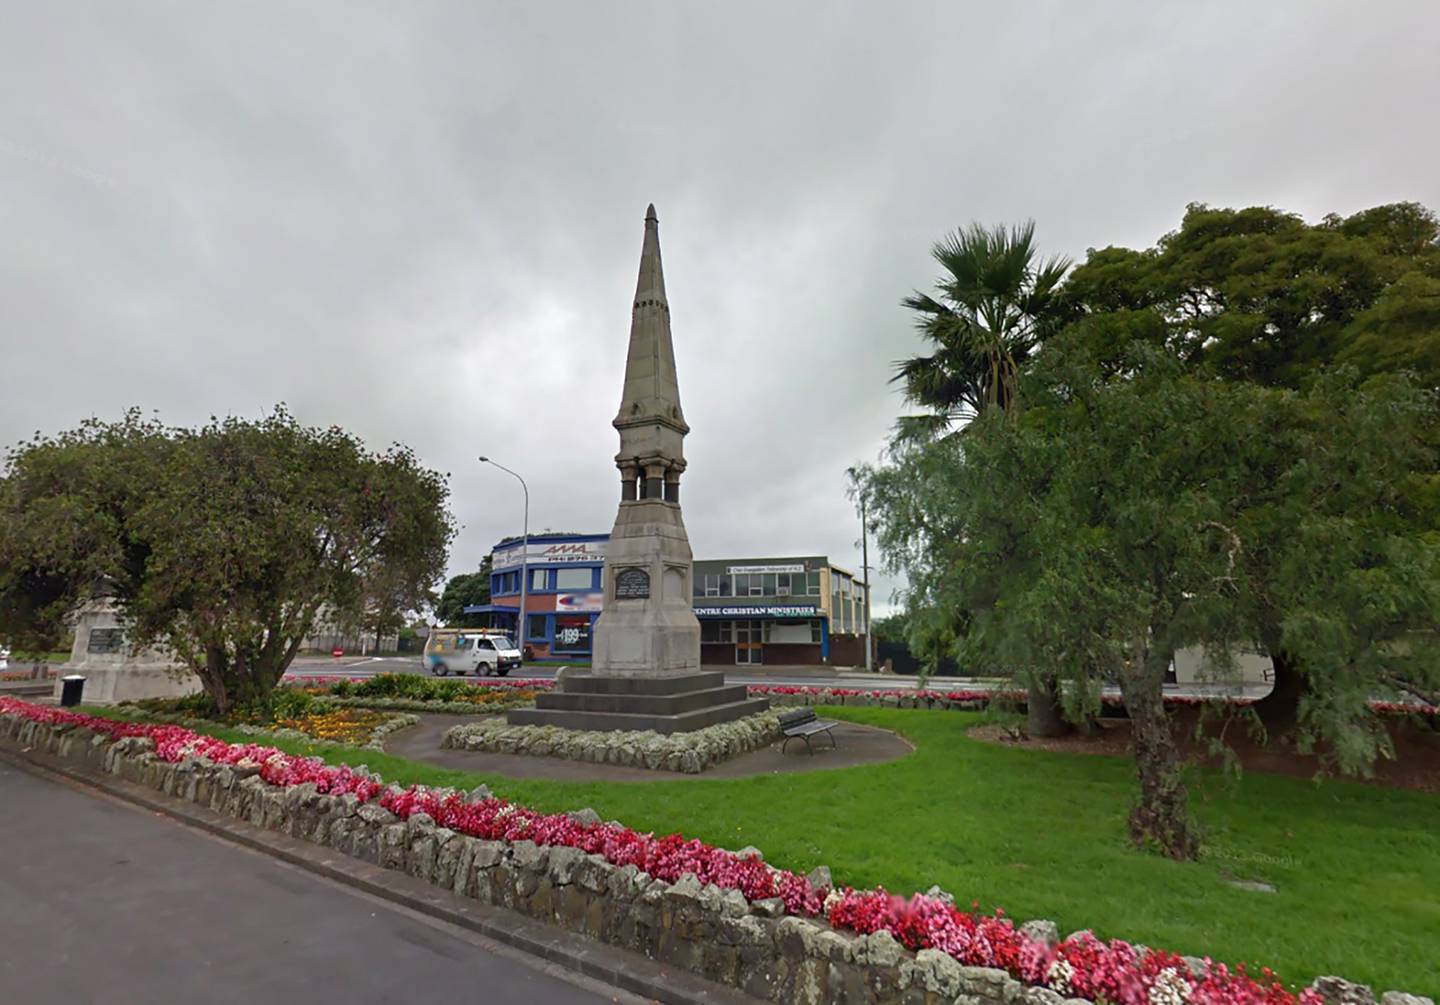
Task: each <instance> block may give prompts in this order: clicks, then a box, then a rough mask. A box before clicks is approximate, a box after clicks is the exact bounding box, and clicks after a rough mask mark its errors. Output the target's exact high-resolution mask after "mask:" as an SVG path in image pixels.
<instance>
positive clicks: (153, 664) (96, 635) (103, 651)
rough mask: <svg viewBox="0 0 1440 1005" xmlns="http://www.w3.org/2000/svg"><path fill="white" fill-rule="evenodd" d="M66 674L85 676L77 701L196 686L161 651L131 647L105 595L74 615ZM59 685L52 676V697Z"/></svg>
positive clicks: (169, 694)
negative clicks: (73, 627)
mask: <svg viewBox="0 0 1440 1005" xmlns="http://www.w3.org/2000/svg"><path fill="white" fill-rule="evenodd" d="M65 673H66V674H79V675H80V676H82V677H84V678H85V689H84V691H83V693H82V694H81V701H83V702H84V703H85V704H87V705H111V704H115V703H116V702H121V701H138V700H139V699H141V698H175V697H179V696H180V695H186V694H190V693H192V692H195V691H198V690H200V681H199V680H198V679H197V678H196V677H195V675H194V674H192V673H191V672H190V671H189V670H187V669H185V667H183V666H181V665H180V664H179V663H178V662H176V661H175V660H173V659H170V658H169V657H168V656H167V655H166V654H165V653H162V652H160V651H159V650H156V649H140V650H137V651H132V650H131V649H130V647H129V646H128V645H127V644H126V641H125V629H124V628H123V627H122V626H121V624H120V619H119V617H118V616H117V612H116V609H115V604H114V602H113V601H112V600H110V599H109V598H108V597H100V598H98V599H96V600H92V601H91V602H89V603H87V604H85V605H84V606H83V607H81V608H80V610H79V611H78V612H77V614H76V615H75V644H74V646H73V647H72V648H71V650H70V660H69V662H68V663H66V664H65ZM60 688H61V683H60V681H59V680H57V681H56V682H55V697H56V699H57V700H58V699H59V697H60Z"/></svg>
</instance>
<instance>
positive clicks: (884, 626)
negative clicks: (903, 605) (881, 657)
mask: <svg viewBox="0 0 1440 1005" xmlns="http://www.w3.org/2000/svg"><path fill="white" fill-rule="evenodd" d="M870 627H871V629H872V630H873V631H874V633H875V637H876V638H877V639H884V640H885V641H886V642H904V641H905V640H906V637H907V633H908V632H909V631H910V615H909V614H907V613H906V612H905V611H896V612H895V613H894V614H887V615H886V616H885V617H883V618H876V619H875V620H874V621H872V622H871V623H870Z"/></svg>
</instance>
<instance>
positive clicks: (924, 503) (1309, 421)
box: [874, 333, 1440, 858]
mask: <svg viewBox="0 0 1440 1005" xmlns="http://www.w3.org/2000/svg"><path fill="white" fill-rule="evenodd" d="M1110 359H1111V361H1112V362H1120V363H1123V365H1122V366H1117V367H1114V368H1110V367H1106V366H1102V365H1101V364H1100V363H1099V362H1098V361H1097V360H1096V359H1095V358H1094V356H1093V355H1091V354H1090V353H1089V352H1088V350H1087V349H1086V347H1085V344H1084V337H1083V333H1071V334H1070V335H1067V336H1061V337H1059V338H1058V339H1057V340H1055V341H1053V342H1052V343H1051V344H1050V345H1049V346H1048V347H1047V349H1046V351H1045V352H1044V353H1042V354H1041V356H1040V357H1038V358H1037V359H1036V361H1035V363H1034V365H1033V366H1032V367H1031V368H1030V370H1029V371H1028V372H1027V374H1026V375H1025V380H1024V383H1023V385H1022V386H1023V388H1024V393H1025V395H1026V400H1027V408H1026V411H1025V413H1024V414H1023V415H1022V416H1020V417H1019V418H1018V420H1015V421H1011V420H1009V419H1002V418H1001V417H999V416H998V415H985V416H982V417H980V418H979V419H977V420H976V421H975V422H974V423H972V425H971V426H970V428H969V429H968V430H967V433H966V435H964V436H957V437H948V438H944V439H939V440H935V441H932V442H930V443H928V444H920V445H914V444H913V443H912V444H910V445H908V446H907V447H906V448H905V449H904V450H903V451H902V452H900V453H898V454H896V455H894V459H893V463H892V464H891V465H889V466H887V467H885V468H882V469H879V470H877V471H876V472H874V478H875V480H876V481H875V487H876V489H877V491H876V492H875V498H876V499H877V500H879V501H880V505H879V506H877V514H876V515H877V524H878V527H879V532H880V538H881V541H882V544H884V546H885V551H886V554H887V556H888V555H891V554H892V553H894V551H895V550H899V551H901V552H902V553H903V551H904V549H906V548H916V547H918V546H919V545H921V544H922V543H923V546H924V549H925V552H926V555H925V559H924V561H923V562H919V563H915V564H911V565H909V566H907V567H908V568H910V569H911V570H912V582H911V587H912V589H914V590H916V591H917V592H918V593H919V595H920V596H922V597H924V598H925V601H926V604H927V606H931V607H935V608H942V609H943V608H947V607H948V608H954V609H964V610H969V611H972V612H973V616H972V619H971V623H970V625H969V630H968V631H967V632H966V634H965V637H964V639H963V641H962V650H961V653H962V658H963V659H965V660H966V662H967V663H968V664H969V665H976V666H987V665H1001V666H1014V667H1034V666H1043V667H1045V668H1046V669H1047V671H1048V672H1050V673H1053V674H1055V675H1057V676H1058V677H1059V678H1060V679H1061V680H1063V681H1064V682H1065V685H1066V686H1065V687H1064V688H1062V690H1061V694H1062V697H1063V700H1064V703H1065V705H1066V708H1067V712H1068V715H1069V717H1070V718H1071V719H1072V720H1075V721H1079V720H1080V719H1082V718H1083V717H1084V716H1085V715H1086V714H1088V713H1089V712H1093V711H1094V710H1095V709H1096V708H1097V707H1098V699H1099V687H1100V685H1101V683H1102V682H1103V681H1106V680H1110V681H1114V682H1115V683H1117V684H1118V685H1119V687H1120V691H1121V695H1122V697H1123V699H1124V703H1125V706H1126V708H1127V711H1128V712H1129V715H1130V719H1131V722H1132V728H1133V738H1134V753H1135V759H1136V770H1137V777H1138V781H1139V787H1140V795H1139V798H1138V799H1137V802H1136V805H1135V808H1134V810H1133V811H1132V813H1131V817H1130V832H1131V836H1132V837H1133V838H1134V840H1135V841H1136V842H1137V843H1139V844H1153V845H1155V846H1156V847H1158V848H1160V849H1162V850H1163V851H1164V852H1165V853H1166V854H1168V855H1171V856H1174V857H1177V858H1186V857H1190V856H1192V855H1193V854H1194V853H1195V850H1196V848H1197V838H1196V834H1195V831H1194V828H1193V825H1192V824H1191V823H1190V820H1189V817H1188V813H1187V811H1186V794H1185V786H1184V782H1183V776H1182V771H1181V768H1182V765H1181V762H1180V759H1179V754H1178V749H1177V745H1176V741H1175V737H1174V735H1173V730H1172V724H1171V722H1170V720H1169V717H1168V716H1167V714H1166V711H1165V708H1164V703H1163V689H1162V685H1163V681H1164V676H1165V671H1166V669H1167V668H1168V666H1169V665H1170V661H1171V659H1172V658H1173V656H1174V654H1175V652H1176V651H1177V650H1179V649H1181V648H1184V647H1189V646H1203V647H1205V648H1206V649H1207V650H1208V651H1209V652H1210V653H1211V655H1212V658H1214V659H1215V660H1217V661H1219V662H1221V663H1224V662H1225V661H1226V660H1227V659H1228V658H1229V656H1228V654H1229V653H1231V652H1232V651H1233V649H1234V646H1235V644H1236V643H1237V642H1240V641H1242V640H1244V639H1245V638H1246V637H1247V633H1248V631H1249V630H1250V626H1251V625H1253V624H1254V623H1255V621H1256V619H1257V611H1258V610H1260V609H1262V608H1264V607H1266V606H1273V607H1276V608H1278V609H1281V610H1284V611H1285V612H1286V618H1285V622H1284V632H1285V635H1284V637H1283V638H1282V640H1281V642H1282V643H1283V644H1284V645H1285V646H1287V647H1290V648H1292V649H1294V651H1296V652H1298V653H1300V654H1302V655H1303V657H1304V659H1305V660H1306V661H1307V663H1308V664H1309V665H1311V666H1312V667H1313V669H1312V673H1313V674H1314V675H1315V679H1316V681H1317V684H1318V685H1319V686H1317V688H1316V689H1315V693H1314V695H1313V696H1312V698H1311V699H1310V700H1309V702H1308V703H1307V705H1306V706H1305V723H1306V726H1307V736H1308V739H1309V740H1310V741H1311V742H1321V741H1324V742H1326V743H1328V744H1330V748H1329V750H1330V754H1331V757H1332V760H1333V761H1334V762H1335V763H1336V764H1337V765H1338V766H1339V767H1340V768H1342V769H1343V770H1347V771H1357V772H1363V771H1365V770H1366V769H1367V767H1368V765H1369V764H1370V763H1371V762H1373V759H1374V758H1375V757H1376V756H1378V755H1381V754H1384V753H1385V752H1386V742H1387V741H1386V738H1385V735H1384V733H1383V730H1381V729H1379V728H1377V720H1376V718H1375V716H1374V714H1373V713H1372V712H1371V710H1370V708H1369V705H1368V698H1369V697H1370V696H1371V694H1372V693H1374V692H1375V691H1376V690H1377V689H1381V690H1386V691H1388V690H1391V689H1393V687H1394V684H1395V681H1396V680H1397V679H1408V680H1424V681H1428V682H1430V685H1431V686H1434V685H1435V684H1436V682H1440V659H1437V654H1436V653H1434V651H1433V647H1431V646H1429V645H1428V644H1425V643H1426V640H1427V639H1428V632H1429V631H1431V630H1433V626H1434V625H1435V624H1436V623H1437V619H1440V576H1437V573H1440V550H1437V540H1436V539H1435V537H1434V535H1427V534H1424V533H1416V532H1415V531H1414V529H1413V525H1412V524H1411V523H1410V522H1408V521H1407V520H1406V519H1405V517H1404V511H1403V506H1404V502H1405V500H1406V498H1407V495H1408V494H1409V488H1410V487H1409V485H1408V484H1407V483H1408V481H1409V480H1410V479H1412V478H1414V477H1420V476H1423V473H1427V472H1430V471H1433V470H1434V465H1435V456H1436V455H1435V452H1434V451H1433V449H1432V448H1431V446H1430V443H1431V442H1432V437H1433V433H1434V430H1435V429H1436V427H1437V403H1436V400H1435V396H1434V395H1433V394H1432V393H1430V392H1429V391H1427V390H1424V389H1420V388H1416V387H1415V386H1413V384H1411V383H1410V382H1409V381H1407V380H1405V379H1404V378H1401V377H1388V378H1378V379H1377V380H1375V381H1371V382H1368V383H1367V384H1365V385H1363V386H1361V387H1359V388H1352V387H1349V385H1342V384H1341V378H1337V379H1336V381H1335V382H1332V383H1328V384H1326V383H1321V384H1317V385H1315V386H1313V387H1311V388H1309V389H1307V390H1306V391H1304V392H1299V391H1291V390H1288V389H1277V388H1265V387H1260V386H1258V385H1255V384H1252V383H1247V382H1227V381H1216V380H1213V379H1210V378H1208V377H1202V376H1199V375H1197V374H1195V373H1193V372H1192V371H1190V370H1188V369H1187V368H1186V367H1185V366H1184V365H1183V364H1182V363H1181V362H1180V361H1178V360H1176V359H1175V358H1174V357H1173V356H1171V355H1169V354H1167V353H1165V352H1164V351H1162V350H1161V349H1159V348H1157V347H1156V346H1154V345H1153V344H1149V343H1146V342H1143V341H1137V342H1135V343H1132V344H1131V346H1130V347H1129V349H1128V350H1127V351H1125V352H1122V353H1113V352H1112V353H1111V356H1110ZM1340 386H1344V387H1345V391H1346V393H1343V394H1341V393H1338V387H1340ZM1252 553H1255V554H1263V555H1264V558H1263V563H1264V564H1265V565H1267V566H1273V568H1274V569H1278V570H1284V571H1283V574H1279V573H1274V574H1270V575H1267V576H1255V575H1253V574H1252V570H1253V569H1255V568H1259V567H1260V565H1261V562H1256V561H1251V559H1250V556H1251V555H1252Z"/></svg>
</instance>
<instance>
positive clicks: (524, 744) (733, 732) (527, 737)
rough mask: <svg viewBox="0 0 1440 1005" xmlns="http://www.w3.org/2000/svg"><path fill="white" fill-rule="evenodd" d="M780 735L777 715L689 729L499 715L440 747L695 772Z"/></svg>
mask: <svg viewBox="0 0 1440 1005" xmlns="http://www.w3.org/2000/svg"><path fill="white" fill-rule="evenodd" d="M779 738H780V716H779V714H778V713H776V712H761V713H759V714H758V715H750V716H746V717H745V718H743V719H736V720H735V721H734V722H722V723H720V724H719V725H715V726H707V727H705V728H704V729H696V730H692V731H690V732H687V733H673V734H671V735H669V736H662V735H661V734H659V733H656V732H653V731H648V730H647V731H643V732H634V731H619V730H617V731H611V732H600V731H596V730H578V729H561V728H559V727H556V726H512V725H510V724H509V723H506V722H502V721H500V720H498V719H495V720H490V721H487V722H475V723H466V724H464V725H460V726H451V727H450V728H449V729H447V730H446V731H445V735H444V737H443V739H442V740H441V743H440V745H441V747H445V748H448V749H451V750H483V751H486V752H488V753H493V754H524V755H528V756H531V757H559V758H563V759H565V760H570V761H588V762H589V763H591V764H618V765H623V766H625V767H629V768H646V769H648V770H650V771H678V772H681V773H682V774H687V775H698V774H700V773H701V772H702V771H704V770H705V769H706V768H709V767H713V766H714V765H716V764H719V763H720V762H721V761H726V760H729V759H730V758H732V757H739V756H740V755H741V754H748V753H750V752H751V751H755V750H760V749H761V748H763V747H768V746H769V745H770V744H772V743H774V742H775V741H776V740H778V739H779Z"/></svg>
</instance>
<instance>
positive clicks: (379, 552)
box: [0, 409, 453, 713]
mask: <svg viewBox="0 0 1440 1005" xmlns="http://www.w3.org/2000/svg"><path fill="white" fill-rule="evenodd" d="M446 496H447V489H446V487H445V483H444V479H443V477H442V476H440V475H439V474H437V473H436V472H434V471H430V470H428V469H426V468H424V467H422V466H421V465H420V464H419V463H418V461H417V459H416V457H415V455H414V454H413V452H411V451H410V450H409V449H408V448H405V447H402V446H399V445H396V446H392V447H391V448H389V449H388V450H386V451H384V452H382V453H374V452H371V451H368V450H367V449H366V448H365V447H364V445H363V444H362V443H360V441H358V440H357V439H355V438H354V437H353V436H351V435H349V434H347V433H345V432H344V431H342V430H340V429H338V428H334V427H332V428H329V429H316V428H308V427H302V426H300V425H299V424H298V423H297V422H296V421H295V420H294V419H293V418H292V417H291V416H290V415H289V414H288V413H287V412H285V411H284V410H283V409H277V410H276V411H275V412H274V413H273V414H271V415H270V416H268V417H266V418H264V419H261V420H259V421H253V422H252V421H247V420H242V419H235V418H230V419H224V420H215V419H212V420H211V421H210V422H209V423H208V424H207V425H205V426H203V427H201V428H199V429H176V428H169V427H165V426H163V425H161V424H160V423H159V422H158V421H152V420H145V419H142V418H141V417H140V416H139V414H138V413H136V412H131V413H129V414H127V415H126V417H125V418H124V419H122V420H121V421H119V422H114V423H103V422H99V421H94V420H92V421H89V422H87V423H85V424H84V425H82V426H81V427H80V428H79V429H77V430H73V431H71V432H67V433H62V434H60V435H59V436H56V437H42V436H38V435H37V437H36V438H35V439H34V440H32V441H30V442H28V443H25V444H21V445H20V446H18V447H16V448H15V449H14V450H12V451H11V452H10V453H9V455H8V456H7V464H6V472H5V476H4V478H3V480H0V520H3V523H4V526H5V527H6V530H7V533H6V534H5V535H4V536H3V539H0V617H4V618H5V619H6V621H7V622H11V623H14V622H20V621H25V620H27V619H28V620H29V621H30V623H31V624H37V625H50V624H54V623H57V622H58V621H61V620H63V618H64V617H65V616H66V615H67V614H68V612H69V611H71V610H73V609H74V608H75V607H76V606H77V605H78V604H79V603H81V602H82V601H84V600H85V599H86V598H87V597H89V596H92V595H94V594H96V593H100V592H103V593H106V594H108V595H110V596H112V597H113V598H114V600H115V602H116V604H117V606H118V608H119V612H120V616H121V618H122V622H123V623H124V625H125V628H126V634H127V637H128V639H129V642H130V644H131V645H132V646H136V647H141V646H149V645H155V646H159V647H161V648H163V649H165V650H167V651H169V652H170V653H172V654H173V655H174V656H175V658H176V659H177V660H179V661H180V662H181V663H182V664H183V665H184V666H186V667H188V668H189V669H190V670H192V671H193V672H194V673H195V674H196V675H197V676H198V677H199V679H200V682H201V684H202V685H203V686H204V688H205V690H206V692H207V693H208V694H209V695H210V696H211V697H212V698H213V699H214V701H215V704H216V706H217V707H218V708H219V710H220V711H221V712H222V713H223V712H228V711H229V710H230V709H231V708H232V707H233V706H234V705H235V704H236V703H239V702H248V701H255V700H263V699H264V698H265V697H266V696H267V695H268V693H269V692H270V690H271V689H272V688H273V687H274V685H275V684H276V682H277V681H278V680H279V679H280V677H281V675H283V673H284V672H285V669H286V667H288V666H289V664H290V661H291V660H292V659H293V658H294V656H295V653H296V651H297V650H298V648H299V646H300V642H301V640H302V639H303V638H304V637H305V636H306V634H307V633H308V632H309V630H310V628H311V625H312V623H313V621H314V619H315V616H316V613H317V611H319V610H320V609H321V608H322V607H324V608H325V609H326V610H328V611H331V612H333V613H334V614H335V615H336V616H337V617H342V618H343V617H351V618H357V617H358V616H359V612H360V611H361V610H363V606H364V599H365V588H366V584H367V582H368V583H375V582H377V581H378V580H379V578H380V576H381V571H382V570H383V575H384V576H385V577H386V578H387V579H388V581H389V582H390V584H391V585H390V589H391V590H392V592H393V593H394V594H395V595H397V596H405V597H411V598H413V597H418V596H422V595H423V594H424V591H425V590H426V589H428V587H429V586H430V584H431V583H433V582H435V580H436V579H438V578H439V575H440V573H441V570H443V568H444V564H445V556H446V548H447V546H448V543H449V541H450V539H451V537H452V536H453V525H452V522H451V519H450V517H449V515H448V513H447V512H446V510H445V499H446Z"/></svg>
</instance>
